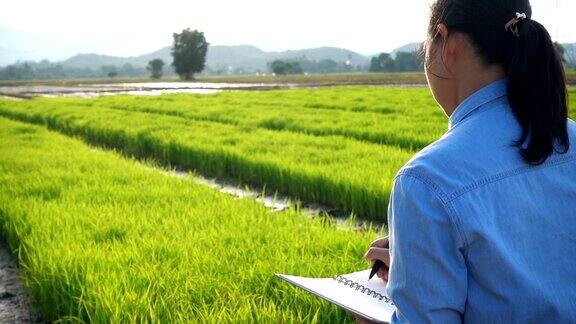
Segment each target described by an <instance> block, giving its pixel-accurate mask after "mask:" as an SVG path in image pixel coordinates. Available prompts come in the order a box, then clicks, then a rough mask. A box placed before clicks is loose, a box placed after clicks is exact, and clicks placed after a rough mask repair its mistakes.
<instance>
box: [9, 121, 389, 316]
mask: <svg viewBox="0 0 576 324" xmlns="http://www.w3.org/2000/svg"><path fill="white" fill-rule="evenodd" d="M0 233H1V235H2V238H3V240H5V241H6V242H7V243H8V244H9V246H10V247H11V249H12V250H13V251H14V253H15V254H16V255H17V257H18V261H19V263H20V265H21V268H22V270H23V273H22V279H23V281H24V285H25V287H26V288H27V289H28V290H29V292H30V294H31V296H32V297H33V298H34V301H35V303H36V305H37V306H38V307H39V308H40V310H41V312H42V314H43V316H44V319H46V320H48V321H60V322H94V323H109V322H112V323H118V322H162V323H171V322H202V323H204V322H205V323H231V322H234V323H236V322H250V323H252V322H263V323H279V322H282V323H293V322H294V323H301V322H311V323H319V322H323V323H344V322H351V321H352V317H351V316H350V315H349V314H347V313H346V312H344V311H343V310H342V309H339V308H338V307H336V306H334V305H331V304H329V303H327V302H324V301H322V300H320V299H318V298H316V297H314V296H312V295H310V294H307V293H305V292H302V291H300V290H298V289H296V288H294V287H293V286H291V285H288V284H286V283H284V282H282V281H280V280H278V279H276V278H274V276H273V274H274V273H275V272H284V273H294V274H300V275H307V276H333V275H335V274H339V273H346V272H351V271H354V270H357V269H363V268H366V267H367V266H368V265H367V264H366V262H365V261H364V260H363V259H362V255H363V253H364V252H365V249H366V248H367V246H368V244H369V243H370V242H371V240H373V239H374V238H376V237H377V236H379V235H383V234H384V233H377V232H376V231H375V230H374V229H369V230H367V231H363V232H359V231H354V230H352V229H351V228H350V227H337V226H335V224H334V221H331V220H330V219H328V218H311V217H308V216H304V215H302V214H300V213H298V211H296V210H293V209H290V210H288V211H286V212H279V213H274V212H271V211H270V210H267V209H265V208H264V207H263V206H261V205H259V204H258V203H256V202H255V201H254V200H252V199H240V200H234V199H233V198H232V197H230V196H227V195H224V194H222V193H219V192H217V191H214V190H212V189H209V188H206V187H203V186H200V185H196V184H195V183H193V182H191V181H190V180H187V179H179V178H175V177H171V176H168V175H166V174H163V172H160V171H159V170H157V169H154V168H152V167H150V166H143V165H142V164H140V163H138V162H136V161H134V160H126V159H123V158H121V157H120V156H118V155H117V154H114V153H112V152H106V151H101V150H97V149H93V148H90V147H88V146H87V145H86V144H84V143H83V142H81V141H79V140H77V139H71V138H67V137H65V136H63V135H60V134H56V133H53V132H50V131H48V130H46V129H45V128H43V127H39V126H34V125H29V124H23V123H21V122H16V121H9V120H7V119H4V118H0Z"/></svg>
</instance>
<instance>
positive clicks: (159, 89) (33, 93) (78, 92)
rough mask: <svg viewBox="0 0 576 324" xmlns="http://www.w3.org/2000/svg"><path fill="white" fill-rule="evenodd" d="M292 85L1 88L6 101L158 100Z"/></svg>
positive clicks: (228, 84) (169, 83)
mask: <svg viewBox="0 0 576 324" xmlns="http://www.w3.org/2000/svg"><path fill="white" fill-rule="evenodd" d="M293 86H294V85H291V84H260V83H206V82H142V83H118V84H88V85H71V86H52V85H34V86H32V85H23V86H0V96H7V97H21V98H29V97H84V98H93V97H98V96H106V95H116V94H130V95H139V96H157V95H161V94H167V93H195V94H212V93H216V92H219V91H222V90H271V89H279V88H290V87H293Z"/></svg>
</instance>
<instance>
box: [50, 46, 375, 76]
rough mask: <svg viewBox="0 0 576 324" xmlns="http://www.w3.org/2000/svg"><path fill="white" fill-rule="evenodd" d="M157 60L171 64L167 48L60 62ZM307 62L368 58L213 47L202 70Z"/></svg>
mask: <svg viewBox="0 0 576 324" xmlns="http://www.w3.org/2000/svg"><path fill="white" fill-rule="evenodd" d="M155 58H160V59H162V60H164V61H165V62H167V63H171V62H172V55H171V53H170V47H164V48H161V49H159V50H157V51H155V52H152V53H149V54H145V55H141V56H135V57H117V56H108V55H99V54H78V55H75V56H73V57H71V58H69V59H67V60H64V61H62V62H61V64H62V65H64V66H67V67H75V68H99V67H101V66H105V65H112V66H117V67H120V66H122V65H124V64H131V65H133V66H135V67H144V66H146V64H147V63H148V61H150V60H152V59H155ZM297 58H307V59H310V60H317V61H320V60H323V59H332V60H334V61H337V62H345V61H347V60H349V61H350V63H351V64H352V65H361V66H364V65H366V64H368V62H369V60H370V58H369V57H367V56H364V55H362V54H358V53H356V52H353V51H350V50H347V49H343V48H336V47H318V48H312V49H302V50H288V51H281V52H266V51H263V50H261V49H259V48H257V47H254V46H250V45H237V46H224V45H215V46H210V47H209V48H208V54H207V57H206V66H207V67H208V68H209V69H212V70H227V69H228V70H230V69H235V68H242V69H244V70H246V71H250V72H253V71H258V70H260V71H266V70H267V64H268V63H269V62H271V61H273V60H277V59H297Z"/></svg>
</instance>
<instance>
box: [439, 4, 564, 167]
mask: <svg viewBox="0 0 576 324" xmlns="http://www.w3.org/2000/svg"><path fill="white" fill-rule="evenodd" d="M517 12H518V13H525V14H526V19H518V20H517V22H516V23H515V24H514V27H515V28H517V29H516V30H515V32H513V31H512V30H511V29H505V26H506V24H507V23H509V22H510V21H511V20H512V19H514V18H516V17H517V15H516V13H517ZM531 16H532V8H531V6H530V2H529V1H528V0H437V1H436V2H435V3H434V4H433V6H432V14H431V20H430V26H429V34H430V35H431V36H432V35H434V34H435V29H436V26H437V25H438V24H440V23H443V24H445V25H446V27H447V28H448V29H449V30H450V31H458V32H462V33H464V34H466V35H467V36H468V37H469V39H470V40H471V42H472V44H473V45H474V46H475V48H476V51H477V53H478V54H479V55H480V57H482V59H483V61H484V62H485V63H486V64H487V65H492V64H500V65H501V66H502V67H503V68H504V69H505V71H506V72H507V78H508V101H509V103H510V106H511V108H512V111H513V113H514V116H515V117H516V119H517V120H518V122H519V123H520V125H521V127H522V136H521V137H520V138H519V139H518V140H517V141H516V142H515V143H514V144H515V146H517V147H518V148H519V149H520V153H521V154H522V157H523V158H524V160H525V161H526V162H528V163H530V164H535V165H538V164H542V163H544V162H545V161H546V160H547V159H548V157H549V156H550V155H551V154H552V153H553V152H554V151H557V152H559V153H566V152H567V151H568V150H569V148H570V141H569V138H568V129H567V128H568V107H567V91H566V79H565V74H564V67H563V65H562V59H561V57H560V55H559V53H558V51H557V50H556V47H555V46H554V44H553V43H552V40H551V38H550V35H549V34H548V32H547V31H546V28H544V26H542V25H541V24H540V23H538V22H536V21H534V20H532V19H530V17H531Z"/></svg>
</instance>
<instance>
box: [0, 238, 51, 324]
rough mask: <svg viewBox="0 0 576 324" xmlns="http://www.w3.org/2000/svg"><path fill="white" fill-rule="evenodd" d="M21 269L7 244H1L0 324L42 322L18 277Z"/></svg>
mask: <svg viewBox="0 0 576 324" xmlns="http://www.w3.org/2000/svg"><path fill="white" fill-rule="evenodd" d="M19 274H20V269H19V268H18V265H17V263H16V260H15V258H14V257H13V256H12V255H11V254H10V251H9V250H8V248H6V246H5V243H4V242H2V243H0V323H38V322H42V320H41V319H40V316H39V314H38V312H36V311H35V310H33V309H32V308H31V307H30V301H29V298H28V295H27V294H26V291H25V290H24V287H22V284H21V283H20V280H19V279H18V276H19Z"/></svg>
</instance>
